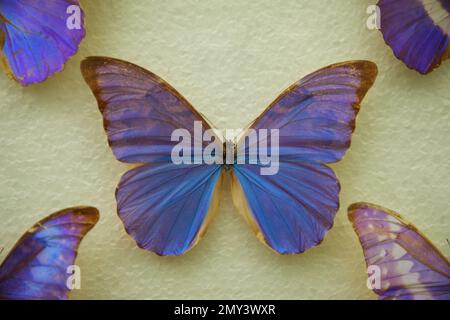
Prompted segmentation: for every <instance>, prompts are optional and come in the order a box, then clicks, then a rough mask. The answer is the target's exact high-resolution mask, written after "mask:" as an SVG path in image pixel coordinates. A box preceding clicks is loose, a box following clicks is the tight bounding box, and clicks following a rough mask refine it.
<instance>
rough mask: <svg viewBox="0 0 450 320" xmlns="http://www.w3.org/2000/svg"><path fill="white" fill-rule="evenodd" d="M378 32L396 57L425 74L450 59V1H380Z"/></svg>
mask: <svg viewBox="0 0 450 320" xmlns="http://www.w3.org/2000/svg"><path fill="white" fill-rule="evenodd" d="M378 6H379V8H380V14H381V32H382V33H383V36H384V39H385V41H386V43H387V44H388V45H389V46H390V47H391V48H392V50H393V51H394V54H395V56H396V57H397V58H399V59H400V60H402V61H403V62H404V63H405V64H406V65H407V66H408V67H409V68H411V69H414V70H417V71H418V72H420V73H422V74H427V73H429V72H431V71H433V70H434V69H435V68H437V67H438V66H439V65H440V64H441V63H442V62H443V61H444V60H445V59H447V58H448V57H449V56H450V46H449V33H450V0H381V1H379V2H378Z"/></svg>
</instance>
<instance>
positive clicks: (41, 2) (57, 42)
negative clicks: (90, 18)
mask: <svg viewBox="0 0 450 320" xmlns="http://www.w3.org/2000/svg"><path fill="white" fill-rule="evenodd" d="M84 36H85V29H84V12H83V10H82V9H81V6H80V3H79V1H78V0H53V1H48V0H21V1H19V0H15V1H9V0H8V1H0V40H2V39H3V40H4V44H3V46H2V48H1V49H2V51H1V53H0V56H1V57H0V59H1V60H2V64H3V66H4V67H5V68H6V72H7V73H8V74H9V75H10V76H11V77H12V78H14V79H15V80H17V81H18V82H20V83H21V84H22V85H29V84H32V83H36V82H42V81H44V80H46V79H47V78H48V77H50V76H51V75H53V74H54V73H55V72H58V71H61V70H62V68H63V66H64V64H65V63H66V61H67V60H68V59H69V58H70V57H72V56H73V55H74V54H75V53H76V52H77V51H78V46H79V45H80V43H81V40H82V39H83V38H84Z"/></svg>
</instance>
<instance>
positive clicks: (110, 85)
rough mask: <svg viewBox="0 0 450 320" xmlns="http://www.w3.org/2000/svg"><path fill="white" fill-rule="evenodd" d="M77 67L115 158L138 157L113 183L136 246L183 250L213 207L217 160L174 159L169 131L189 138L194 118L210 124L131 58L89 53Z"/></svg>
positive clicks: (128, 159) (195, 237)
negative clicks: (188, 161) (95, 103)
mask: <svg viewBox="0 0 450 320" xmlns="http://www.w3.org/2000/svg"><path fill="white" fill-rule="evenodd" d="M81 71H82V73H83V76H84V78H85V80H86V82H87V83H88V85H89V86H90V87H91V89H92V91H93V93H94V95H95V96H96V98H97V101H98V104H99V108H100V111H101V113H102V115H103V123H104V127H105V130H106V133H107V136H108V141H109V144H110V146H111V148H112V150H113V152H114V154H115V156H116V158H117V159H118V160H120V161H123V162H127V163H144V165H141V166H138V167H137V168H135V169H133V170H130V171H129V172H127V173H125V174H124V175H123V177H122V179H121V181H120V183H119V185H118V187H117V191H116V199H117V205H118V214H119V216H120V218H121V219H122V221H123V223H124V225H125V229H126V230H127V232H128V233H129V234H130V235H131V236H132V237H133V238H134V240H135V241H136V242H137V244H138V245H139V246H140V247H141V248H144V249H147V250H150V251H153V252H155V253H157V254H159V255H180V254H182V253H184V252H186V251H187V250H189V249H190V248H192V247H193V246H194V245H195V244H196V243H197V242H198V241H199V240H200V238H201V237H202V235H203V234H204V232H205V231H206V227H207V226H208V223H209V220H210V218H211V216H212V214H213V213H214V211H215V209H216V208H217V205H218V198H219V190H220V186H221V177H222V166H221V165H217V164H211V165H207V164H204V163H199V164H192V165H187V164H181V165H177V164H174V163H173V162H172V161H171V153H172V150H173V148H174V147H175V145H177V144H178V143H179V141H172V140H171V135H172V133H173V132H174V130H177V129H184V130H186V131H187V133H189V134H190V135H191V136H192V137H193V138H194V139H195V136H196V135H194V131H195V126H194V122H196V121H197V123H201V124H202V127H203V129H210V128H211V127H210V125H209V124H208V123H207V121H205V120H204V119H203V118H202V116H201V115H200V114H199V113H198V112H197V111H196V110H195V109H194V108H193V107H192V106H191V105H190V104H189V102H187V100H186V99H184V98H183V97H182V96H181V95H180V94H179V93H178V92H177V91H176V90H175V89H174V88H172V87H171V86H170V85H169V84H168V83H167V82H165V81H164V80H162V79H161V78H159V77H158V76H156V75H155V74H153V73H151V72H149V71H147V70H145V69H143V68H140V67H138V66H136V65H133V64H131V63H128V62H125V61H121V60H117V59H112V58H104V57H90V58H88V59H86V60H84V61H83V62H82V64H81ZM200 134H201V135H202V136H203V133H202V132H200ZM214 138H215V139H216V140H215V141H217V142H218V144H220V146H221V145H222V142H221V141H220V139H219V138H218V137H216V136H215V137H214ZM202 140H203V139H202ZM193 142H194V143H193V147H192V150H191V154H192V155H194V153H195V151H196V150H199V149H203V148H204V147H205V142H202V141H193ZM195 142H197V143H198V144H199V145H198V146H195Z"/></svg>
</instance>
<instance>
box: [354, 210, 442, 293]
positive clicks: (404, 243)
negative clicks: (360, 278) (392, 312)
mask: <svg viewBox="0 0 450 320" xmlns="http://www.w3.org/2000/svg"><path fill="white" fill-rule="evenodd" d="M349 219H350V221H351V222H352V224H353V227H354V229H355V231H356V233H357V235H358V237H359V240H360V242H361V245H362V248H363V251H364V256H365V258H366V264H367V266H368V267H369V266H372V267H373V266H375V267H378V268H379V270H380V276H381V279H380V287H379V288H374V291H375V292H376V293H377V294H378V295H379V296H380V299H421V300H422V299H446V300H448V299H450V265H449V262H448V260H447V259H446V258H445V257H444V256H443V255H442V254H441V253H440V252H439V251H438V250H437V249H436V248H435V247H434V246H433V245H432V244H431V242H429V241H428V240H427V239H426V238H425V236H423V235H422V234H421V233H420V232H419V231H418V230H417V229H416V228H415V227H414V226H412V225H411V224H410V223H408V222H406V221H405V220H404V219H403V218H402V217H401V216H400V215H398V214H397V213H394V212H392V211H390V210H388V209H385V208H382V207H380V206H376V205H372V204H368V203H357V204H353V205H352V206H350V207H349Z"/></svg>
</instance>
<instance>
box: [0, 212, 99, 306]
mask: <svg viewBox="0 0 450 320" xmlns="http://www.w3.org/2000/svg"><path fill="white" fill-rule="evenodd" d="M98 219H99V213H98V211H97V209H95V208H91V207H77V208H69V209H65V210H62V211H59V212H57V213H54V214H52V215H50V216H49V217H47V218H45V219H44V220H42V221H40V222H38V223H36V224H35V225H34V226H33V227H32V228H31V229H30V230H28V232H26V233H25V234H24V235H23V236H22V238H21V239H20V240H19V241H18V242H17V244H16V245H15V246H14V248H13V249H12V250H11V252H10V253H9V255H8V256H7V257H6V258H5V260H4V261H3V263H2V264H1V265H0V300H1V299H27V300H28V299H44V300H53V299H67V295H68V293H69V291H70V288H69V287H68V285H67V280H68V277H69V276H70V275H71V273H70V272H71V271H70V270H69V269H68V268H69V267H70V266H72V265H74V262H75V258H76V255H77V251H78V246H79V245H80V242H81V240H82V239H83V237H84V236H85V235H86V233H88V232H89V230H91V229H92V228H93V227H94V225H95V224H96V223H97V221H98Z"/></svg>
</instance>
